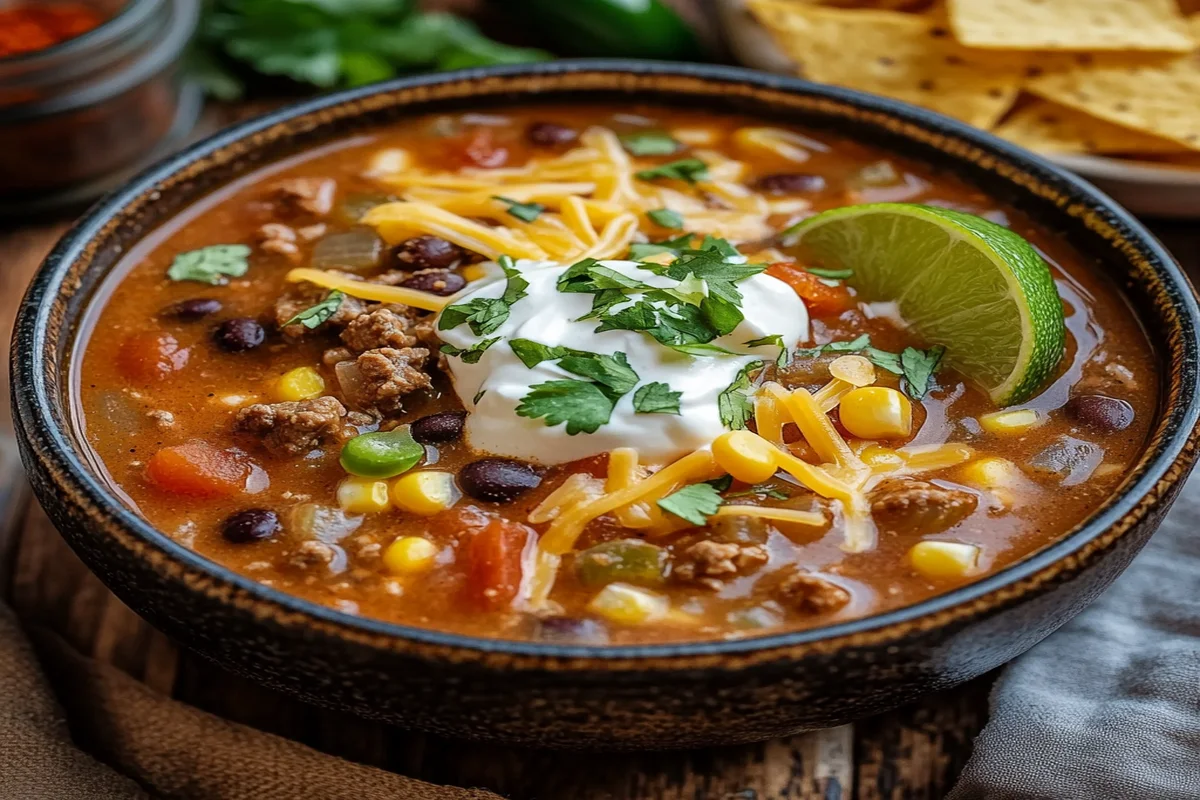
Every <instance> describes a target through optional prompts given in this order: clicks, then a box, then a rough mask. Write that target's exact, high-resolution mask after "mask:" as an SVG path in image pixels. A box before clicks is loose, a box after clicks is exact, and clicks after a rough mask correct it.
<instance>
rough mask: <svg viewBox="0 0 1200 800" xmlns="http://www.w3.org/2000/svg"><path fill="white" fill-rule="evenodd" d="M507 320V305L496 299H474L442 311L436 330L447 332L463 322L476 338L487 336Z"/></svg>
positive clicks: (500, 299)
mask: <svg viewBox="0 0 1200 800" xmlns="http://www.w3.org/2000/svg"><path fill="white" fill-rule="evenodd" d="M507 319H508V304H507V303H505V302H504V300H503V299H502V298H498V297H476V298H474V299H473V300H471V301H470V302H469V303H458V304H456V305H452V306H449V307H447V308H446V309H445V310H443V311H442V316H441V317H440V318H439V319H438V330H439V331H448V330H452V329H454V328H457V327H458V326H459V325H462V324H463V323H464V322H465V323H467V324H468V325H470V326H471V332H472V333H474V334H475V335H476V336H487V335H488V334H489V333H495V332H496V330H498V329H499V328H500V326H501V325H503V324H504V322H505V320H507Z"/></svg>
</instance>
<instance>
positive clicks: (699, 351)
mask: <svg viewBox="0 0 1200 800" xmlns="http://www.w3.org/2000/svg"><path fill="white" fill-rule="evenodd" d="M667 347H669V348H671V349H672V350H674V351H675V352H677V353H686V354H687V355H689V356H701V357H705V358H707V357H709V356H736V355H738V354H737V353H735V352H733V351H732V350H726V349H725V348H724V347H719V346H717V345H715V344H709V343H708V342H700V343H698V344H669V345H667Z"/></svg>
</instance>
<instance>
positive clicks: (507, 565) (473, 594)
mask: <svg viewBox="0 0 1200 800" xmlns="http://www.w3.org/2000/svg"><path fill="white" fill-rule="evenodd" d="M533 536H534V532H533V529H532V528H529V527H527V526H525V525H522V524H521V523H519V522H512V521H510V520H506V519H494V520H492V521H491V522H489V523H488V525H487V527H486V528H483V529H482V530H479V531H476V532H475V534H474V535H473V536H472V537H471V539H470V541H468V542H467V545H466V553H465V556H466V558H465V559H464V561H465V567H466V583H465V584H464V586H463V600H464V602H465V603H466V604H467V605H469V606H470V607H472V608H475V609H479V610H481V611H494V610H496V609H500V608H504V607H505V606H508V605H509V604H511V603H512V601H513V598H515V597H516V596H517V591H518V590H519V589H520V588H521V576H522V574H523V570H524V565H523V563H522V562H523V560H524V553H525V548H526V547H528V546H530V544H531V542H532V541H533Z"/></svg>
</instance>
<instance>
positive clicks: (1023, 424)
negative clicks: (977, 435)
mask: <svg viewBox="0 0 1200 800" xmlns="http://www.w3.org/2000/svg"><path fill="white" fill-rule="evenodd" d="M979 424H980V425H981V426H983V429H984V430H985V431H987V432H988V433H1000V434H1005V433H1024V432H1025V431H1027V430H1029V429H1030V428H1036V427H1037V426H1038V425H1041V424H1042V418H1041V417H1039V416H1038V413H1037V412H1036V411H1034V410H1033V409H1032V408H1018V409H1015V410H1013V411H994V412H992V413H991V414H984V415H983V416H981V417H980V418H979Z"/></svg>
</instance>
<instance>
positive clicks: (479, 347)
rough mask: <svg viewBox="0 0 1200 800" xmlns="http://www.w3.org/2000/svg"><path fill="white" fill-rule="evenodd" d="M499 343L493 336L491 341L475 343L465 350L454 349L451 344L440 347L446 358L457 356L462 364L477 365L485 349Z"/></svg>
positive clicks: (497, 337) (496, 337)
mask: <svg viewBox="0 0 1200 800" xmlns="http://www.w3.org/2000/svg"><path fill="white" fill-rule="evenodd" d="M498 341H500V337H499V336H493V337H492V338H491V339H484V340H482V341H479V342H476V343H475V344H473V345H471V346H470V347H467V348H460V347H455V346H454V345H452V344H444V345H442V346H441V348H440V349H441V352H443V353H445V354H446V355H448V356H458V357H459V358H461V359H462V360H463V363H464V364H478V363H479V359H481V358H483V354H484V353H486V352H487V349H488V348H489V347H491V346H492V345H494V344H495V343H496V342H498Z"/></svg>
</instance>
